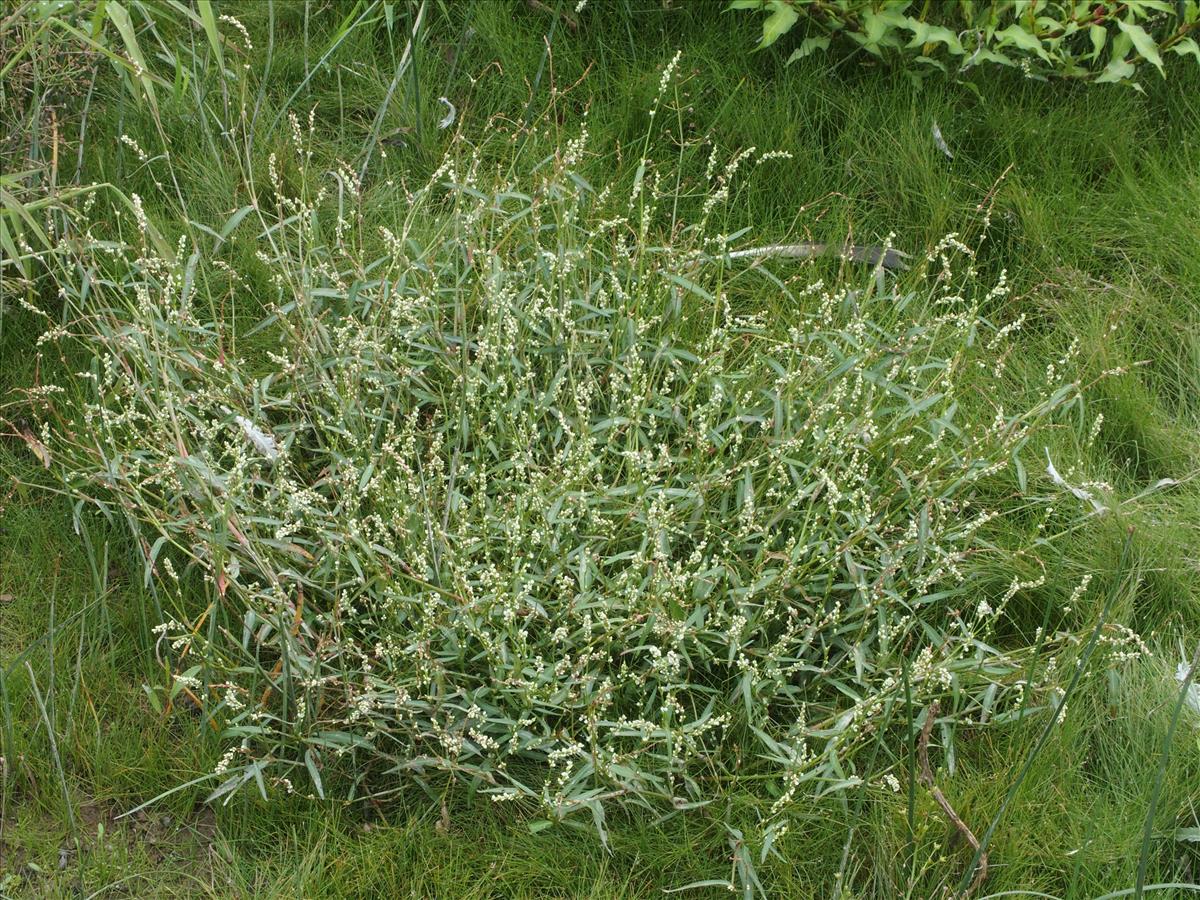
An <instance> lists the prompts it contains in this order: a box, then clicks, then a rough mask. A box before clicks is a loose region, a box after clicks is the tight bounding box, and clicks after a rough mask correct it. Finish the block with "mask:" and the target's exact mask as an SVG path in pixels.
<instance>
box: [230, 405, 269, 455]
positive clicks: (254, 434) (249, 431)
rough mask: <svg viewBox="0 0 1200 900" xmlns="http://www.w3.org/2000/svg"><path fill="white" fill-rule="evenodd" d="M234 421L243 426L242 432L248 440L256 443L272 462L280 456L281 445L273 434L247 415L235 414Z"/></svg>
mask: <svg viewBox="0 0 1200 900" xmlns="http://www.w3.org/2000/svg"><path fill="white" fill-rule="evenodd" d="M234 421H235V422H237V423H238V424H239V425H241V426H242V433H243V434H244V435H246V440H248V441H249V442H250V443H251V444H253V445H254V449H255V450H257V451H258V452H259V453H261V454H262V455H263V456H265V457H266V458H267V459H269V460H271V461H272V462H274V461H275V460H276V459H278V458H279V447H278V445H277V444H276V442H275V437H274V436H273V435H271V434H269V433H267V432H265V431H263V430H262V429H261V428H259V427H258V426H257V425H255V424H254V423H253V422H251V421H250V420H249V419H247V418H246V417H245V416H234Z"/></svg>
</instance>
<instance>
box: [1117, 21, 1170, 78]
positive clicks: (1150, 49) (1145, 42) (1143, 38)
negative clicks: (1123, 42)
mask: <svg viewBox="0 0 1200 900" xmlns="http://www.w3.org/2000/svg"><path fill="white" fill-rule="evenodd" d="M1117 27H1118V28H1120V29H1121V30H1122V31H1123V32H1125V34H1127V35H1129V39H1130V40H1131V41H1133V46H1134V49H1135V50H1137V52H1138V53H1139V54H1140V55H1141V57H1142V59H1145V60H1147V61H1149V62H1152V63H1153V64H1154V67H1155V68H1156V69H1158V72H1159V74H1160V75H1161V74H1163V64H1162V57H1161V56H1160V55H1159V53H1158V44H1156V43H1155V42H1154V38H1152V37H1150V35H1148V34H1147V33H1146V29H1145V28H1143V27H1142V26H1141V25H1135V24H1133V23H1132V22H1117Z"/></svg>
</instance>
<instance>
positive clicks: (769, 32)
mask: <svg viewBox="0 0 1200 900" xmlns="http://www.w3.org/2000/svg"><path fill="white" fill-rule="evenodd" d="M767 9H770V10H772V12H771V15H769V16H767V21H765V22H763V33H762V40H761V41H759V42H758V49H759V50H762V49H763V48H764V47H770V46H771V45H772V44H773V43H775V42H776V41H777V40H779V39H780V38H781V37H783V36H784V35H785V34H787V33H788V32H789V31H791V29H792V26H793V25H795V24H796V20H798V19H799V18H800V13H798V12H796V8H795V7H794V6H792V5H791V4H790V3H785V2H784V0H768V3H767Z"/></svg>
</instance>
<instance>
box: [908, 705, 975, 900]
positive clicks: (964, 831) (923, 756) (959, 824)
mask: <svg viewBox="0 0 1200 900" xmlns="http://www.w3.org/2000/svg"><path fill="white" fill-rule="evenodd" d="M937 713H938V704H937V701H936V700H935V701H934V702H933V703H931V704H930V706H929V709H928V710H927V712H926V714H925V727H924V728H922V729H921V738H920V740H919V741H918V742H917V754H918V757H919V758H920V762H921V774H920V781H921V784H923V785H925V787H927V788H928V789H929V793H930V794H932V795H933V799H934V800H936V801H937V805H938V806H940V807H941V808H942V812H944V813H945V814H946V818H948V819H949V820H950V824H952V825H953V826H954V827H955V829H956V830H957V831H958V833H959V834H961V835H962V836H963V837H964V838H966V841H967V843H968V844H970V845H971V849H972V850H974V851H975V852H976V853H979V838H977V837H975V833H974V832H972V831H971V829H970V828H968V827H967V823H966V822H964V821H963V820H962V819H961V818H960V817H959V815H958V813H956V812H955V811H954V807H952V806H951V805H950V801H949V800H947V799H946V795H945V794H943V793H942V792H941V789H940V788H938V786H937V785H936V784H935V783H934V781H933V770H932V769H930V768H929V733H930V732H931V731H933V722H934V719H936V718H937ZM987 867H988V855H987V852H986V851H985V852H984V853H981V854H980V855H979V868H978V870H976V872H975V878H974V879H973V880H972V881H971V884H970V885H969V886H968V887H967V889H966V890H965V891H964V892H963V895H962V896H963V898H964V900H965V898H967V897H970V896H971V895H972V894H974V893H975V891H976V890H977V889H978V888H979V885H981V884H983V879H985V878H987Z"/></svg>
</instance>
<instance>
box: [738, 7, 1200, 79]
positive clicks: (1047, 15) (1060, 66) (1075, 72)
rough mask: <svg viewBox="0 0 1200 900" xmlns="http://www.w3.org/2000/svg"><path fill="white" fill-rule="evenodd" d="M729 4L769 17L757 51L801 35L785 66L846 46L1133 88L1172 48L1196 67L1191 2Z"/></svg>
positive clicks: (958, 70)
mask: <svg viewBox="0 0 1200 900" xmlns="http://www.w3.org/2000/svg"><path fill="white" fill-rule="evenodd" d="M728 9H730V10H750V11H755V12H762V13H765V14H766V19H765V20H764V22H763V31H762V39H761V40H760V41H759V48H760V49H761V48H763V47H768V46H770V45H772V44H774V43H775V42H776V41H778V40H780V39H781V38H783V37H784V36H785V35H789V36H790V34H791V33H792V32H793V30H794V29H795V30H796V31H797V32H802V33H801V34H799V36H798V37H797V39H796V40H795V48H794V49H793V50H792V52H791V55H790V56H789V57H788V62H789V63H790V62H794V61H795V60H797V59H801V58H803V57H805V56H808V55H809V54H811V53H816V52H819V51H827V50H829V49H830V48H831V47H833V46H835V45H842V46H845V47H847V48H853V47H858V48H861V49H862V50H865V51H866V52H867V53H869V54H871V55H872V56H875V57H878V58H880V59H884V60H890V61H896V62H902V63H905V64H908V65H911V66H913V67H914V68H915V70H916V71H921V70H933V69H937V70H940V71H942V72H949V73H953V74H958V75H961V74H963V73H965V72H967V71H969V70H971V69H973V68H975V67H976V66H980V65H983V64H986V63H993V64H996V65H1001V66H1010V67H1018V68H1020V69H1021V70H1022V71H1023V72H1024V73H1025V74H1026V75H1028V76H1029V77H1032V78H1047V77H1069V78H1080V79H1084V80H1094V81H1097V82H1120V83H1123V84H1132V85H1135V86H1136V85H1137V82H1136V81H1135V80H1134V79H1135V77H1136V76H1137V74H1138V70H1139V68H1140V67H1141V66H1142V64H1143V63H1150V64H1151V65H1152V66H1154V68H1155V69H1157V70H1158V72H1159V74H1161V75H1164V76H1165V74H1166V73H1165V69H1164V58H1165V57H1166V56H1167V55H1168V54H1178V55H1180V56H1192V57H1194V58H1195V60H1196V62H1197V63H1200V44H1197V43H1196V36H1197V33H1198V32H1197V28H1198V27H1200V2H1197V0H1181V2H1169V0H1129V2H1115V0H1100V2H1096V0H1090V2H1084V0H990V2H983V0H979V2H976V0H954V2H937V3H930V2H928V0H926V2H924V3H915V2H911V0H883V2H879V0H812V2H807V0H733V2H732V3H730V4H729V7H728ZM801 23H803V25H802V24H801Z"/></svg>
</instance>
